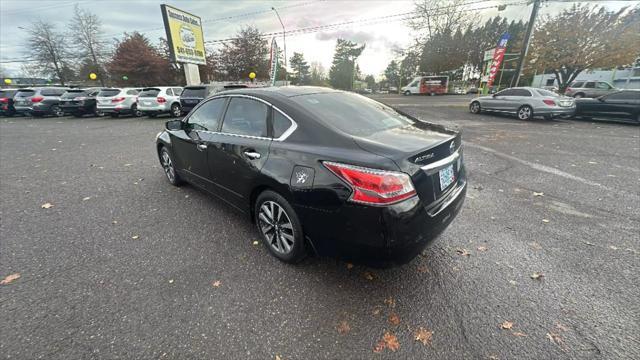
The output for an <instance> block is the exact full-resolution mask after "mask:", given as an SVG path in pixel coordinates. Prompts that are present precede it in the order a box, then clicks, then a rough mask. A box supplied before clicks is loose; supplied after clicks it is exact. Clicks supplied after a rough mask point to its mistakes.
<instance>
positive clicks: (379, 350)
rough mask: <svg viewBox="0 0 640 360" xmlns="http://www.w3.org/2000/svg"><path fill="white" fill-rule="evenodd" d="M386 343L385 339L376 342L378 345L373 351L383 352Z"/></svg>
mask: <svg viewBox="0 0 640 360" xmlns="http://www.w3.org/2000/svg"><path fill="white" fill-rule="evenodd" d="M385 346H386V345H385V343H384V340H380V341H378V342H377V343H376V345H375V346H374V347H373V352H374V353H380V352H382V350H384V348H385Z"/></svg>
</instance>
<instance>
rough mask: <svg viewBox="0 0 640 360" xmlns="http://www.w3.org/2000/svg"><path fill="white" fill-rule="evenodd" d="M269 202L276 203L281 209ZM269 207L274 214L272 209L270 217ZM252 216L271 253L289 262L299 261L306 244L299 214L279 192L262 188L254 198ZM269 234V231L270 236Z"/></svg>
mask: <svg viewBox="0 0 640 360" xmlns="http://www.w3.org/2000/svg"><path fill="white" fill-rule="evenodd" d="M272 205H277V206H278V207H279V209H280V210H281V211H282V212H280V211H279V210H278V208H276V207H274V206H272ZM263 207H266V209H263ZM271 209H274V210H273V212H275V213H276V214H273V213H272V216H271V218H269V217H268V215H267V214H268V212H269V211H271ZM254 217H255V222H256V226H257V228H258V231H259V232H260V235H261V237H262V242H263V243H264V244H265V246H266V247H267V249H269V252H271V254H272V255H273V256H275V257H276V258H278V259H279V260H280V261H283V262H286V263H290V264H295V263H298V262H300V261H302V260H303V259H304V258H305V257H306V256H307V246H306V244H305V241H304V233H303V232H302V225H301V224H300V220H299V219H298V215H296V212H295V210H293V207H291V205H290V204H289V202H288V201H287V200H286V199H285V198H283V197H282V196H281V195H280V194H278V193H276V192H273V191H271V190H265V191H263V192H262V193H261V194H260V195H259V196H258V198H257V199H256V203H255V207H254ZM274 219H275V221H273V220H274ZM269 221H273V222H269ZM273 224H276V226H273ZM269 234H272V235H271V237H269ZM279 249H280V250H279Z"/></svg>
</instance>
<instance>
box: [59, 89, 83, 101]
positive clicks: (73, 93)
mask: <svg viewBox="0 0 640 360" xmlns="http://www.w3.org/2000/svg"><path fill="white" fill-rule="evenodd" d="M86 95H87V93H86V92H84V91H81V90H74V91H67V92H66V93H64V94H62V98H63V99H73V98H75V97H76V96H86Z"/></svg>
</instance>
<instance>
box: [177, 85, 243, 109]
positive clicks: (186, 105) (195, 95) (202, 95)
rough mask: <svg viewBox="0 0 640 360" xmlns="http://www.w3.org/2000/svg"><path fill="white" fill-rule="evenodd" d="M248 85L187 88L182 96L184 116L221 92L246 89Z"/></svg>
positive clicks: (181, 102) (195, 86)
mask: <svg viewBox="0 0 640 360" xmlns="http://www.w3.org/2000/svg"><path fill="white" fill-rule="evenodd" d="M247 87H248V85H246V84H224V85H191V86H186V87H185V88H184V90H183V91H182V94H180V106H182V114H183V115H185V114H187V113H189V111H191V109H193V108H194V107H195V106H196V105H198V103H200V102H201V101H202V100H204V99H206V98H208V97H209V96H211V95H213V94H216V93H218V92H220V91H224V90H230V89H244V88H247Z"/></svg>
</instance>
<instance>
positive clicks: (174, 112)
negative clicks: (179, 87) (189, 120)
mask: <svg viewBox="0 0 640 360" xmlns="http://www.w3.org/2000/svg"><path fill="white" fill-rule="evenodd" d="M181 113H182V110H180V106H177V105H174V106H172V107H171V115H172V116H175V117H178V116H180V114H181Z"/></svg>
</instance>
